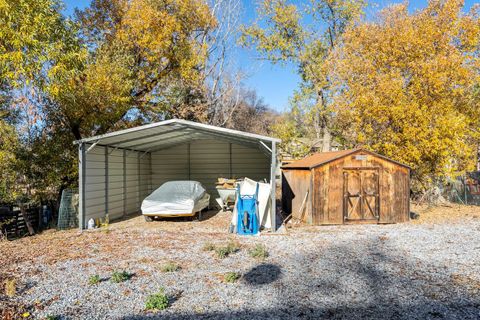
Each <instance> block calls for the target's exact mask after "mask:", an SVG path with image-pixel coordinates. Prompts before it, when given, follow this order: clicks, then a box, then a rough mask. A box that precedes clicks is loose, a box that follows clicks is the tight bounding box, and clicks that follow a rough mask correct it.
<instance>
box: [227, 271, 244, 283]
mask: <svg viewBox="0 0 480 320" xmlns="http://www.w3.org/2000/svg"><path fill="white" fill-rule="evenodd" d="M240 277H241V275H240V273H238V272H227V273H225V274H224V275H223V280H224V281H225V282H228V283H234V282H237V280H238V279H240Z"/></svg>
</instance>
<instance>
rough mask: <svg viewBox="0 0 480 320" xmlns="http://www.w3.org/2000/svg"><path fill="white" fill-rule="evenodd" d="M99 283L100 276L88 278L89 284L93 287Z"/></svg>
mask: <svg viewBox="0 0 480 320" xmlns="http://www.w3.org/2000/svg"><path fill="white" fill-rule="evenodd" d="M99 282H100V276H99V275H98V274H96V275H93V276H90V278H88V284H89V285H91V286H93V285H96V284H98V283H99Z"/></svg>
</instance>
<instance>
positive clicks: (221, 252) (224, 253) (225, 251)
mask: <svg viewBox="0 0 480 320" xmlns="http://www.w3.org/2000/svg"><path fill="white" fill-rule="evenodd" d="M239 250H240V246H239V245H238V243H236V242H233V241H231V242H229V243H228V244H227V245H226V246H224V247H218V248H215V253H216V254H217V257H219V258H220V259H224V258H226V257H228V256H229V255H230V254H232V253H235V252H237V251H239Z"/></svg>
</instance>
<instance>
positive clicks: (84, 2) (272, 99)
mask: <svg viewBox="0 0 480 320" xmlns="http://www.w3.org/2000/svg"><path fill="white" fill-rule="evenodd" d="M242 1H243V7H244V10H243V11H244V12H243V15H242V18H241V20H242V23H243V24H245V25H248V24H250V23H252V22H253V21H254V20H255V18H256V3H257V2H258V0H242ZM64 2H65V6H66V8H65V14H66V15H70V14H72V13H73V10H74V8H79V9H83V8H85V7H86V6H88V5H89V4H90V0H64ZM290 2H297V1H290ZM298 2H302V3H305V2H306V1H305V0H304V1H298ZM402 2H404V0H375V1H373V2H372V1H369V3H370V4H369V7H368V8H367V9H366V16H367V18H368V17H371V16H373V15H374V13H375V12H377V11H378V10H380V9H381V8H384V7H386V6H388V5H390V4H394V3H402ZM474 3H475V0H465V8H466V9H467V10H468V9H469V8H470V7H471V6H472V5H473V4H474ZM426 4H427V0H411V1H410V3H409V10H410V11H412V12H413V11H416V10H418V9H422V8H424V7H425V6H426ZM237 57H238V63H237V64H238V66H240V68H241V69H242V71H243V72H244V73H245V74H246V77H247V78H246V79H245V81H244V84H245V86H246V87H248V88H252V89H255V90H256V91H257V94H258V96H259V97H262V98H263V99H264V101H265V102H266V103H267V104H268V105H269V106H270V107H271V108H272V109H275V110H277V111H280V112H281V111H285V110H287V109H288V101H289V98H290V97H291V96H292V95H293V93H294V91H295V89H297V88H298V87H299V83H300V77H299V76H298V74H297V72H296V67H295V66H294V65H292V64H287V65H274V64H272V63H270V62H268V61H265V60H262V59H260V58H259V55H258V54H257V53H256V52H255V51H254V50H251V49H242V48H239V49H238V53H237Z"/></svg>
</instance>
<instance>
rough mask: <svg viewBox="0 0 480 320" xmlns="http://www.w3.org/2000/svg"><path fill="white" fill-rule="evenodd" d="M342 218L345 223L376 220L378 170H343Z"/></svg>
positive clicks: (377, 210)
mask: <svg viewBox="0 0 480 320" xmlns="http://www.w3.org/2000/svg"><path fill="white" fill-rule="evenodd" d="M343 190H344V199H343V217H344V219H345V221H368V220H378V219H379V217H380V212H379V206H380V201H379V200H380V196H379V192H378V190H379V180H378V168H345V169H344V170H343Z"/></svg>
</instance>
